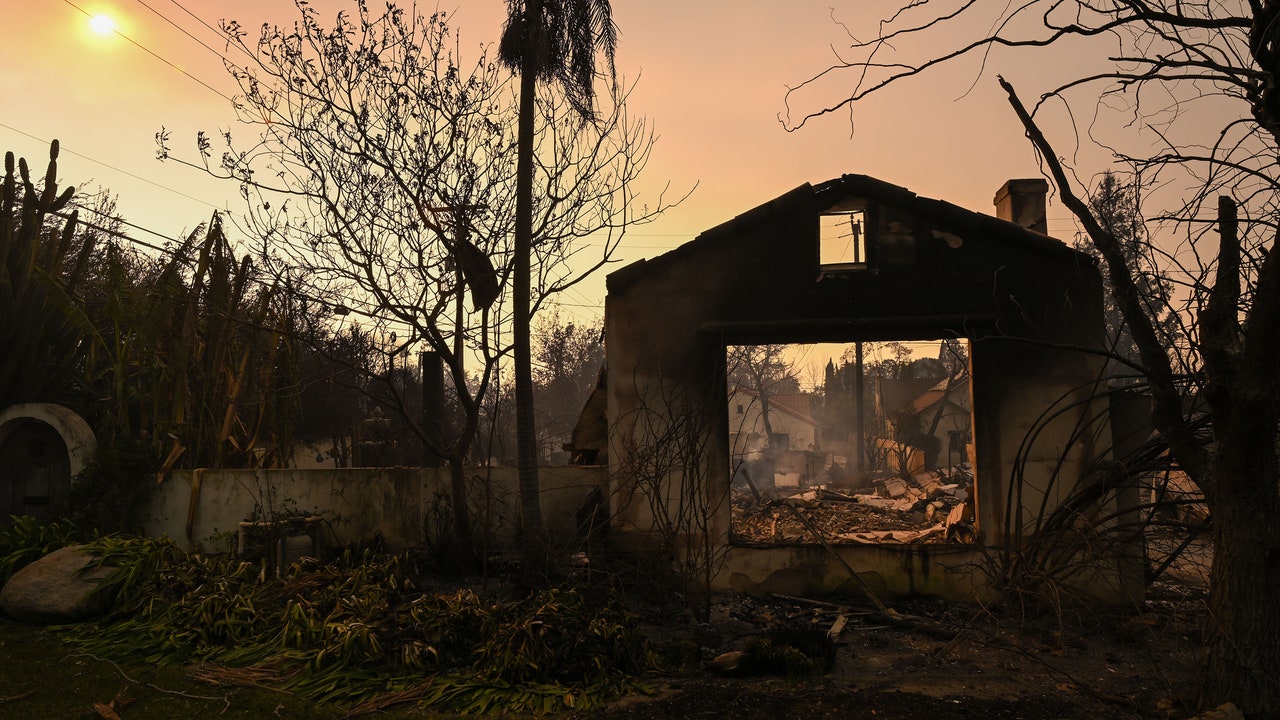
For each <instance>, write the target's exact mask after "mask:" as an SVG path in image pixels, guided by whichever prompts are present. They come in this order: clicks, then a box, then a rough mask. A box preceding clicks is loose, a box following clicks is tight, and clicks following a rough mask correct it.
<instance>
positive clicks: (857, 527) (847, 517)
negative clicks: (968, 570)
mask: <svg viewBox="0 0 1280 720" xmlns="http://www.w3.org/2000/svg"><path fill="white" fill-rule="evenodd" d="M972 498H973V473H972V470H971V468H970V467H969V465H968V464H967V463H966V464H965V465H960V466H956V467H951V468H942V469H938V470H931V471H929V472H925V473H920V474H918V475H915V476H903V475H895V476H891V477H886V478H882V479H880V480H875V481H873V482H872V484H871V487H870V488H869V489H864V490H863V492H861V493H853V492H846V491H843V490H838V489H834V488H831V487H826V486H815V487H811V488H807V489H796V490H794V491H791V492H788V491H781V490H773V491H763V492H761V493H759V494H758V495H757V494H756V493H754V492H753V491H752V490H750V489H748V488H742V489H735V490H734V492H733V497H732V501H731V504H732V512H733V529H734V533H735V536H736V540H737V542H739V543H745V544H761V545H789V544H805V543H817V542H820V541H822V540H825V541H826V542H828V543H836V544H840V543H869V544H879V543H928V544H939V543H971V542H973V541H974V539H975V533H974V525H973V499H972ZM787 506H790V509H789V508H788V507H787ZM792 509H794V510H795V511H796V512H795V513H793V512H792ZM797 513H798V514H799V515H800V516H802V517H803V518H804V520H801V518H799V517H796V514H797ZM806 521H807V522H806ZM819 535H820V536H821V537H819Z"/></svg>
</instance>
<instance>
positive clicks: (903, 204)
mask: <svg viewBox="0 0 1280 720" xmlns="http://www.w3.org/2000/svg"><path fill="white" fill-rule="evenodd" d="M847 197H858V198H866V199H868V200H873V201H875V202H877V203H880V204H883V205H888V206H893V207H896V208H898V209H899V210H901V211H903V212H907V213H910V214H912V215H915V216H916V217H919V218H922V219H925V220H929V221H932V222H935V223H937V224H940V225H945V226H948V227H950V228H952V229H953V230H954V231H955V232H956V234H959V235H962V236H964V237H966V238H972V239H982V240H985V241H988V242H995V243H1002V244H1009V245H1014V246H1016V247H1018V248H1021V249H1025V250H1030V251H1032V252H1036V253H1040V254H1045V255H1049V256H1053V257H1056V258H1058V259H1068V258H1070V259H1071V260H1072V261H1076V262H1079V261H1082V260H1083V261H1085V262H1088V263H1092V264H1096V261H1094V260H1093V259H1092V258H1090V257H1089V256H1088V255H1087V254H1085V253H1082V252H1080V251H1078V250H1076V249H1074V248H1072V247H1070V246H1068V245H1066V244H1065V243H1063V242H1061V241H1059V240H1057V239H1055V238H1052V237H1050V236H1048V235H1043V234H1041V233H1038V232H1035V231H1034V230H1029V229H1027V228H1024V227H1022V226H1021V225H1018V224H1016V223H1012V222H1009V221H1007V220H1001V219H999V218H997V217H994V216H992V215H986V214H984V213H979V212H974V211H972V210H967V209H965V208H962V207H960V206H959V205H955V204H953V203H949V202H947V201H945V200H936V199H933V198H927V197H921V196H919V195H916V194H915V193H913V192H911V191H910V190H908V189H906V188H904V187H901V186H899V185H894V184H892V183H888V182H885V181H883V180H879V179H877V178H873V177H871V176H869V175H855V174H849V175H842V176H840V177H838V178H835V179H833V180H828V181H826V182H822V183H819V184H817V185H812V184H809V183H805V184H804V185H801V186H800V187H797V188H795V189H794V190H791V191H789V192H786V193H783V194H782V195H779V196H778V197H776V198H774V199H772V200H769V201H768V202H765V203H762V204H760V205H757V206H756V207H754V208H752V209H750V210H747V211H746V212H744V213H742V214H740V215H738V216H736V217H734V218H733V219H731V220H728V221H726V222H723V223H721V224H719V225H717V226H715V227H713V228H710V229H709V230H704V231H703V232H702V233H700V234H698V236H697V237H695V238H693V239H692V240H690V241H689V242H686V243H684V244H682V245H680V246H678V247H676V248H675V249H673V250H669V251H668V252H666V253H663V254H662V255H659V256H657V257H655V258H651V259H648V260H637V261H636V262H633V263H631V264H629V265H626V266H624V267H622V268H620V269H618V270H615V271H614V272H612V273H609V275H608V284H609V286H610V287H611V288H618V289H620V288H623V287H626V286H627V285H628V284H630V282H631V281H632V280H634V279H637V278H639V277H640V276H642V275H644V274H646V273H647V272H649V271H652V270H655V269H657V268H658V267H660V266H662V265H665V264H668V263H674V262H678V261H680V260H681V259H682V258H683V257H684V256H685V255H688V254H692V253H695V252H697V251H699V250H700V249H702V248H703V247H704V246H707V245H714V244H718V243H720V242H724V241H726V240H728V239H731V238H733V237H734V236H736V235H739V234H741V233H743V232H746V231H749V230H751V229H753V228H755V227H757V226H759V225H763V224H766V223H768V222H771V221H774V220H778V219H781V218H784V217H786V216H790V215H793V214H795V213H800V212H804V211H806V210H807V211H810V212H813V213H814V214H819V213H821V212H822V210H823V209H825V208H827V207H831V206H832V205H834V204H835V202H837V201H839V200H840V199H843V198H847Z"/></svg>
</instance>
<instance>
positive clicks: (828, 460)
mask: <svg viewBox="0 0 1280 720" xmlns="http://www.w3.org/2000/svg"><path fill="white" fill-rule="evenodd" d="M969 367H970V366H969V347H968V342H967V341H963V340H955V339H938V340H932V341H892V340H889V341H880V342H857V343H846V344H839V345H835V344H822V345H800V344H792V345H735V346H729V347H727V348H726V375H727V377H728V388H727V391H728V398H727V399H728V402H727V404H726V412H725V417H726V418H727V419H728V421H729V428H728V430H729V433H728V437H729V443H730V447H729V468H730V473H731V474H732V480H731V493H732V499H731V503H730V504H731V519H730V526H731V529H732V536H733V537H734V541H735V542H736V543H738V544H745V545H796V544H815V543H818V542H822V541H825V542H828V543H833V544H858V543H865V544H880V543H930V544H933V543H966V542H973V541H974V540H975V538H976V536H977V532H976V528H975V526H974V517H975V516H976V513H975V512H974V510H975V507H974V505H975V502H974V498H975V497H976V496H975V478H974V472H973V465H972V462H973V445H972V442H971V440H970V438H971V437H972V427H973V419H972V411H971V402H970V397H971V392H970V386H969V383H970V378H969ZM734 409H736V410H737V412H730V410H734ZM786 505H790V508H788V507H786ZM791 509H795V510H797V511H799V512H800V513H801V514H802V515H804V516H805V517H806V518H807V520H808V523H807V524H806V523H805V522H802V521H801V520H799V519H797V518H796V516H795V513H793V512H791ZM806 525H807V526H806ZM819 529H820V530H819ZM815 532H821V533H822V537H820V538H819V537H816V536H815V535H814V533H815Z"/></svg>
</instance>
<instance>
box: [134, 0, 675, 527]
mask: <svg viewBox="0 0 1280 720" xmlns="http://www.w3.org/2000/svg"><path fill="white" fill-rule="evenodd" d="M298 9H299V13H300V19H299V20H298V22H297V23H296V24H295V25H294V26H293V27H291V28H280V27H271V26H264V27H263V28H262V30H261V32H260V33H259V34H257V35H256V36H255V37H251V36H250V35H249V34H248V33H246V32H245V31H244V30H243V29H242V28H241V26H240V25H239V24H238V23H236V22H224V23H223V29H224V31H225V34H226V36H227V38H228V41H229V42H230V43H231V44H232V45H233V46H235V47H238V48H239V49H240V50H242V51H243V52H244V55H245V56H246V57H249V58H251V60H250V61H249V63H248V64H247V65H245V66H234V65H231V64H228V70H229V72H230V73H231V74H232V75H233V76H234V77H235V79H236V80H237V82H238V83H239V85H240V94H239V95H238V96H237V97H236V101H235V102H236V109H237V111H238V113H239V117H240V120H241V121H242V123H243V124H244V125H245V126H247V128H248V129H249V130H250V132H252V133H254V134H256V137H255V139H254V140H253V142H252V144H251V145H250V146H248V147H245V148H243V149H242V148H241V146H240V145H239V144H237V143H236V142H235V141H234V139H233V137H232V134H231V133H230V132H226V133H223V136H222V140H223V143H224V144H225V148H224V149H223V150H222V152H221V153H220V156H217V157H215V153H214V151H213V149H212V148H213V140H212V139H211V138H210V137H209V136H207V135H205V134H203V133H202V134H200V135H199V136H198V137H197V148H198V151H199V153H200V159H199V160H198V161H196V162H194V163H191V164H194V165H196V166H198V167H200V168H201V169H204V170H206V171H207V172H209V173H210V174H212V175H215V176H218V177H223V178H227V179H230V180H233V181H235V182H238V183H239V184H240V187H241V191H242V195H243V196H244V198H245V200H246V205H247V211H248V212H247V225H248V230H249V231H250V233H251V234H252V236H253V237H256V238H258V239H259V240H260V242H261V247H260V255H261V257H262V259H263V262H264V264H265V265H266V266H267V267H269V268H272V269H273V270H274V272H275V273H276V274H278V275H280V276H287V277H289V278H290V280H291V282H293V283H294V285H295V287H297V288H300V289H301V290H302V291H303V292H305V293H306V294H308V295H309V296H310V297H313V298H316V299H318V300H319V301H321V302H322V303H323V304H325V305H326V306H327V307H328V308H329V309H330V310H331V311H332V313H333V317H334V318H335V323H336V322H337V321H340V320H342V319H344V318H362V322H364V323H365V324H366V327H367V328H368V329H370V330H374V331H378V332H380V333H387V334H390V333H395V335H391V336H392V337H394V338H396V339H397V343H393V344H394V345H395V346H394V347H391V348H389V349H388V352H389V353H390V354H391V355H392V356H394V355H398V354H400V353H401V352H402V351H403V350H404V349H406V348H408V347H409V346H411V345H414V344H416V343H418V342H422V343H424V344H425V345H426V347H427V348H428V349H429V350H431V351H433V352H435V353H437V354H438V355H439V356H440V357H441V358H442V360H443V365H444V368H445V372H446V373H447V375H448V377H449V379H450V384H451V386H452V388H453V391H454V394H455V395H456V400H457V402H458V404H459V406H460V409H461V411H462V412H461V414H462V417H463V418H464V420H463V421H462V422H463V427H461V428H456V429H455V430H454V432H452V433H450V434H449V438H450V440H449V441H448V442H445V443H441V442H440V441H439V440H438V439H436V438H435V436H434V435H433V434H432V433H429V432H427V431H426V429H425V428H424V427H423V426H422V424H421V423H416V424H415V428H416V431H417V433H418V435H419V437H420V439H421V440H422V441H423V442H426V443H435V444H436V445H444V446H443V447H436V448H435V450H436V451H437V452H438V453H439V454H440V455H441V456H442V457H444V458H446V459H447V460H448V462H449V465H450V467H451V471H452V492H453V495H454V497H453V507H454V510H455V516H454V522H455V525H456V528H455V532H456V534H457V536H458V538H457V539H458V540H459V541H460V542H461V543H463V546H464V547H466V546H469V545H470V542H471V541H470V532H469V521H468V517H467V502H466V485H465V473H464V463H465V461H466V459H467V457H468V452H469V449H470V447H471V445H472V444H473V443H474V442H475V440H476V433H477V427H478V421H479V417H480V408H481V405H482V403H483V401H484V397H485V395H486V394H487V393H488V391H489V389H490V385H491V383H492V380H493V378H494V373H495V369H496V368H497V367H498V364H499V362H500V361H501V360H502V359H503V358H505V357H507V356H509V354H510V352H511V346H512V335H511V333H506V332H504V328H506V326H507V323H508V322H509V321H510V319H511V313H510V311H509V309H508V307H509V301H510V300H511V297H512V293H513V289H512V288H511V287H510V282H509V281H510V279H511V277H512V263H513V259H514V258H513V248H512V235H513V230H514V228H513V219H514V217H515V209H514V201H515V196H516V193H515V167H516V150H517V144H516V137H515V128H516V126H517V123H516V119H517V116H518V114H519V110H520V103H519V102H518V97H517V93H516V89H515V87H514V86H513V83H512V82H511V80H510V79H509V77H508V76H507V74H506V73H505V72H504V71H502V69H501V68H500V67H499V66H498V64H497V62H496V61H495V60H494V59H493V58H491V57H490V56H489V54H488V52H487V50H485V49H482V50H481V51H480V52H479V56H478V57H477V58H476V59H475V60H474V61H473V62H469V63H468V62H466V61H464V59H463V58H462V57H461V56H460V53H459V50H458V49H457V48H458V47H459V45H460V42H459V40H458V37H457V35H456V33H454V32H453V31H452V30H451V29H450V28H449V26H448V24H447V18H446V17H445V16H444V15H443V14H436V15H432V16H431V17H429V18H424V17H421V16H418V15H416V14H413V13H411V12H408V11H405V10H401V9H399V8H397V7H395V6H393V5H388V6H387V7H386V8H385V9H378V10H377V11H374V10H371V9H370V8H369V7H368V6H367V5H366V3H364V2H363V1H362V0H361V1H359V2H356V3H355V10H354V12H342V13H339V14H338V16H337V19H336V21H335V23H334V26H333V27H332V28H331V29H330V28H328V27H326V26H322V24H321V21H320V18H319V16H318V13H317V11H316V10H315V9H314V8H313V7H312V6H310V5H308V4H307V3H305V2H298ZM604 100H605V101H606V103H605V107H603V108H602V111H601V114H600V116H599V118H598V119H597V122H595V123H593V124H590V125H587V126H583V125H582V124H581V123H580V122H579V120H578V116H577V114H576V110H575V109H574V108H572V107H570V105H569V104H568V103H567V102H565V101H564V100H559V101H557V100H556V99H555V98H551V97H546V98H540V99H539V101H538V104H537V106H536V108H535V109H534V118H535V121H536V124H537V129H538V133H537V142H536V143H535V145H534V172H535V178H534V179H535V181H536V183H537V184H538V185H539V187H540V188H541V193H540V196H539V199H538V202H537V204H536V206H535V207H534V225H535V227H536V228H537V237H538V242H537V243H536V244H534V246H533V247H532V248H531V251H532V253H533V254H534V258H535V260H536V268H537V272H536V274H535V275H534V276H533V278H532V283H531V287H530V288H529V289H528V290H527V291H526V290H523V289H521V290H519V293H527V297H525V298H524V299H525V300H527V301H528V302H529V303H530V304H531V306H532V308H533V309H534V310H536V309H537V307H538V306H539V305H540V304H541V303H542V302H543V301H544V300H546V299H547V298H549V297H551V296H552V295H554V294H555V293H557V292H559V291H561V290H564V289H565V288H568V287H570V286H572V285H574V284H575V283H577V282H579V281H581V280H582V279H583V278H584V277H585V276H586V275H588V274H590V273H591V272H593V271H594V270H596V269H598V268H600V267H601V266H602V265H603V264H604V263H605V262H606V261H607V260H608V258H609V257H610V255H611V254H612V252H613V250H614V248H616V247H617V244H618V242H619V240H620V238H621V235H622V233H623V232H624V231H625V229H626V227H627V226H629V225H631V224H634V223H639V222H645V221H647V220H649V219H652V218H653V217H654V216H656V215H657V214H658V213H659V212H660V211H661V209H662V201H661V199H660V198H659V199H658V202H657V203H656V204H651V205H649V206H648V207H647V208H646V209H644V210H639V211H637V210H635V208H634V206H633V197H632V191H631V190H630V183H631V182H632V181H633V180H635V178H636V177H637V176H638V175H639V173H640V172H641V170H642V169H643V168H644V166H645V164H646V162H647V160H648V153H649V151H650V148H651V146H652V142H653V137H652V135H651V133H650V131H649V130H648V128H647V126H646V125H645V123H644V122H643V121H636V120H633V119H631V118H629V117H628V115H627V112H626V107H625V98H624V97H622V96H621V95H611V96H609V97H608V98H605V99H604ZM158 140H159V142H160V156H161V157H162V158H168V157H171V155H170V152H169V150H168V148H167V145H166V141H167V134H166V133H164V132H163V131H162V132H161V133H160V134H159V136H158ZM587 236H591V238H592V240H591V243H590V244H588V243H586V242H583V241H584V239H585V238H586V237H587ZM588 252H590V253H591V254H590V255H588V254H587V253H588ZM415 420H416V418H415Z"/></svg>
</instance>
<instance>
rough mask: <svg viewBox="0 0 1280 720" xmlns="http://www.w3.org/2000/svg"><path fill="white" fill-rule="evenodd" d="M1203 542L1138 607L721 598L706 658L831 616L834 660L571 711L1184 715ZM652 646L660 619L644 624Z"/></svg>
mask: <svg viewBox="0 0 1280 720" xmlns="http://www.w3.org/2000/svg"><path fill="white" fill-rule="evenodd" d="M1206 552H1207V551H1206V550H1205V548H1204V546H1203V545H1202V544H1197V545H1196V546H1193V547H1192V548H1191V549H1190V552H1189V553H1188V554H1187V556H1186V558H1184V560H1183V561H1182V562H1179V563H1178V564H1177V565H1175V566H1174V567H1173V568H1170V570H1169V571H1168V572H1166V573H1165V574H1164V576H1163V577H1162V578H1161V579H1159V580H1158V581H1156V582H1155V583H1153V584H1152V586H1151V588H1150V590H1149V593H1148V597H1147V599H1146V601H1145V602H1144V603H1143V604H1142V606H1141V607H1129V608H1089V609H1081V608H1076V609H1073V610H1055V609H1053V608H1049V607H1043V606H1042V607H1036V608H1030V607H1028V608H1026V609H1025V610H1023V609H1014V608H1008V607H1006V608H1000V609H999V610H998V611H997V610H996V609H990V608H983V607H980V606H976V605H959V604H954V603H944V602H940V601H926V600H916V601H910V602H898V603H891V605H892V607H893V609H894V610H896V611H897V612H898V613H901V614H902V615H903V616H904V617H903V618H902V619H900V620H897V621H893V620H886V619H885V618H884V617H883V616H881V615H879V614H877V613H875V612H873V611H872V610H871V609H870V608H869V607H858V606H856V605H850V606H838V605H834V604H821V603H817V602H814V601H808V600H803V599H788V598H777V597H774V598H749V597H743V596H735V597H721V598H717V599H716V601H715V603H714V608H713V613H712V618H711V622H710V623H707V624H706V625H704V626H701V627H700V628H699V633H700V634H701V636H700V637H698V638H696V639H697V640H699V652H701V653H702V655H703V656H704V658H705V657H709V656H713V655H715V654H718V653H721V652H725V651H728V650H734V649H741V648H742V647H743V646H744V645H746V644H747V643H748V642H750V640H751V639H752V638H755V637H758V636H759V635H760V634H761V633H762V632H764V631H765V630H766V629H767V628H769V627H772V626H776V625H778V624H780V623H783V624H786V625H788V626H791V627H803V626H805V625H814V626H818V627H821V628H827V629H830V628H831V627H832V626H833V625H834V624H835V623H836V621H837V620H838V618H839V617H840V616H841V615H843V616H845V618H846V624H845V626H844V628H843V629H842V630H841V631H840V633H839V635H838V637H837V639H836V654H835V661H834V666H833V667H832V669H831V670H830V672H828V673H826V674H824V675H822V676H821V677H818V678H814V679H807V680H805V679H787V678H783V677H776V676H774V677H769V676H755V677H721V676H718V675H716V674H712V673H710V672H707V671H706V670H705V669H704V670H693V671H692V672H686V673H680V674H674V673H673V674H671V675H668V676H664V677H661V678H658V679H655V680H654V681H653V682H652V683H651V687H652V689H653V691H654V693H653V694H652V695H651V696H648V697H644V696H636V697H631V698H627V699H624V700H623V701H620V702H618V703H615V704H614V705H613V706H611V707H609V708H607V709H605V710H602V711H598V712H593V713H584V714H581V715H580V716H579V717H583V718H591V719H592V720H640V719H649V718H655V719H656V718H676V717H683V718H694V717H705V718H713V717H714V718H735V720H755V719H757V718H758V719H761V720H763V719H764V718H842V719H847V720H860V719H863V718H900V719H902V720H952V719H959V718H983V719H984V720H996V719H1000V720H1004V719H1014V718H1026V719H1027V720H1041V719H1046V718H1063V719H1068V718H1069V719H1075V718H1079V719H1080V720H1084V719H1086V718H1088V719H1090V720H1099V719H1103V720H1105V719H1111V718H1114V719H1117V720H1118V719H1120V718H1165V719H1176V718H1186V717H1190V716H1192V715H1193V714H1194V712H1193V711H1192V706H1193V703H1194V700H1195V691H1196V686H1195V665H1196V654H1197V651H1198V649H1199V646H1200V643H1199V637H1200V627H1199V625H1200V622H1201V619H1202V618H1203V615H1204V598H1205V589H1206V587H1207V579H1208V578H1207V570H1208V562H1207V556H1206ZM653 634H654V637H655V639H656V640H657V641H658V643H659V644H661V643H662V641H663V636H662V630H661V629H655V630H654V631H653Z"/></svg>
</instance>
